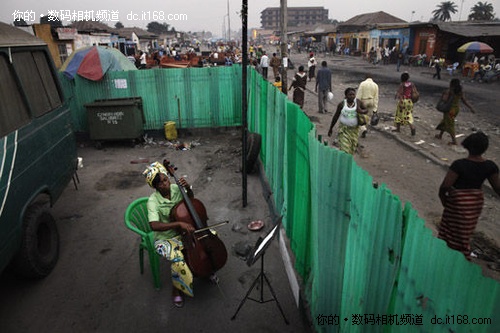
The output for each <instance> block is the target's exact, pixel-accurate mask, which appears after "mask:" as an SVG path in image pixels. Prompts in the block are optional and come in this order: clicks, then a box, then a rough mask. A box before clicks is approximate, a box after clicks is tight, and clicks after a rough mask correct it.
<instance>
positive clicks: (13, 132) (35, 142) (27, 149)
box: [0, 22, 77, 278]
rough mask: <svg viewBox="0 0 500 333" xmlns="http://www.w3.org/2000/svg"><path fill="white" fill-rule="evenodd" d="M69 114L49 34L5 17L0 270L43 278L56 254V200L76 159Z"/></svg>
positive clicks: (0, 72) (0, 37)
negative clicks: (27, 28) (28, 29)
mask: <svg viewBox="0 0 500 333" xmlns="http://www.w3.org/2000/svg"><path fill="white" fill-rule="evenodd" d="M76 162H77V156H76V143H75V137H74V133H73V131H72V127H71V114H70V110H69V107H68V105H67V103H65V101H64V98H63V94H62V90H61V86H60V84H59V81H58V77H57V74H56V70H55V67H54V63H53V61H52V58H51V55H50V53H49V49H48V46H47V44H46V43H45V42H43V41H42V40H40V39H38V38H37V37H35V36H33V35H32V34H30V33H28V32H26V31H23V30H21V29H19V28H17V27H14V26H10V25H8V24H5V23H2V22H0V272H2V271H3V270H4V269H5V268H6V267H8V266H9V267H11V268H13V269H14V271H15V272H17V273H19V274H20V275H22V276H25V277H29V278H43V277H45V276H47V275H48V274H49V273H50V272H51V271H52V270H53V268H54V267H55V265H56V263H57V260H58V257H59V234H58V231H57V225H56V221H55V220H54V217H53V215H52V213H51V208H52V206H53V205H54V204H55V202H56V201H57V199H58V198H59V197H60V195H61V194H62V192H63V190H64V189H65V187H66V186H67V185H68V183H69V182H70V181H71V178H72V176H73V175H74V173H75V170H76V165H77V163H76Z"/></svg>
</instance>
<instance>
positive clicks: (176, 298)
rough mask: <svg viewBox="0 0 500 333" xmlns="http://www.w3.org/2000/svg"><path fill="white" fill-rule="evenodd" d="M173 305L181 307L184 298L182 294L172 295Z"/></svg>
mask: <svg viewBox="0 0 500 333" xmlns="http://www.w3.org/2000/svg"><path fill="white" fill-rule="evenodd" d="M174 305H175V307H176V308H182V307H183V306H184V300H183V299H182V296H179V295H177V296H174Z"/></svg>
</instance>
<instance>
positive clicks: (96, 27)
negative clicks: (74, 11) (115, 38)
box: [69, 21, 114, 33]
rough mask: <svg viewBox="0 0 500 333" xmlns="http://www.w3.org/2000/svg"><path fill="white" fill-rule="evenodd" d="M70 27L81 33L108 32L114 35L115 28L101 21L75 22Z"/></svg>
mask: <svg viewBox="0 0 500 333" xmlns="http://www.w3.org/2000/svg"><path fill="white" fill-rule="evenodd" d="M69 26H70V27H72V28H75V29H76V30H78V31H79V32H108V33H113V30H114V28H112V27H110V26H109V25H107V24H104V23H102V22H99V21H75V22H72V23H71V24H70V25H69Z"/></svg>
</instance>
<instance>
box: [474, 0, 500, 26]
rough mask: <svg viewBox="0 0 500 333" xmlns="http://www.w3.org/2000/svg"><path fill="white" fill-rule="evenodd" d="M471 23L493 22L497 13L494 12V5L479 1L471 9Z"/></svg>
mask: <svg viewBox="0 0 500 333" xmlns="http://www.w3.org/2000/svg"><path fill="white" fill-rule="evenodd" d="M470 11H471V13H470V14H469V18H468V20H469V21H493V20H494V19H495V13H494V12H493V5H492V4H491V3H488V2H481V1H479V2H478V3H476V4H475V5H474V7H472V8H471V9H470Z"/></svg>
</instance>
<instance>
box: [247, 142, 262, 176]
mask: <svg viewBox="0 0 500 333" xmlns="http://www.w3.org/2000/svg"><path fill="white" fill-rule="evenodd" d="M261 143H262V136H261V135H260V134H259V133H249V135H248V141H247V157H246V170H247V173H251V172H252V171H253V169H254V167H255V163H256V162H257V158H258V157H259V154H260V145H261Z"/></svg>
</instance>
